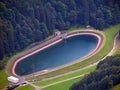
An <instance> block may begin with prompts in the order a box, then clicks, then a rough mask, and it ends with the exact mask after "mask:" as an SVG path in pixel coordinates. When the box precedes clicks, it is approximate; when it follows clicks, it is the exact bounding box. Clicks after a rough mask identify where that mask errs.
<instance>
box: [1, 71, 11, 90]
mask: <svg viewBox="0 0 120 90" xmlns="http://www.w3.org/2000/svg"><path fill="white" fill-rule="evenodd" d="M7 77H8V76H7V74H6V72H5V70H4V69H3V70H0V90H1V89H2V88H4V87H5V86H7V85H9V81H8V80H7Z"/></svg>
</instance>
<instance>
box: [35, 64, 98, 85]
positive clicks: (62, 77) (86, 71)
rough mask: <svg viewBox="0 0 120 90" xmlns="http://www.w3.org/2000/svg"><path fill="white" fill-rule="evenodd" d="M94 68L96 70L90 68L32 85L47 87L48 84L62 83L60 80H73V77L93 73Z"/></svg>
mask: <svg viewBox="0 0 120 90" xmlns="http://www.w3.org/2000/svg"><path fill="white" fill-rule="evenodd" d="M95 68H96V66H92V67H90V68H87V69H84V70H80V71H76V72H74V73H70V74H66V75H64V76H60V77H57V78H54V79H50V80H44V81H40V82H36V83H34V84H36V85H38V86H45V85H49V84H52V83H55V82H59V81H62V80H66V79H69V78H74V77H77V76H80V75H82V74H85V73H89V72H91V71H94V70H95Z"/></svg>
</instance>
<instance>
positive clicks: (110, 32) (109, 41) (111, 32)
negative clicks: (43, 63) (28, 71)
mask: <svg viewBox="0 0 120 90" xmlns="http://www.w3.org/2000/svg"><path fill="white" fill-rule="evenodd" d="M119 29H120V25H116V26H112V27H110V28H108V29H105V30H104V31H101V33H103V34H104V35H105V39H106V40H105V45H104V46H103V48H102V49H101V50H100V51H99V52H98V53H97V54H96V55H93V56H92V57H90V58H88V59H86V60H84V61H82V62H79V63H76V64H73V65H70V66H67V67H63V68H60V69H58V70H55V71H53V72H49V73H46V74H42V75H39V76H38V77H36V78H44V77H51V76H55V75H58V74H61V73H65V72H68V71H71V70H75V69H77V68H83V67H85V66H87V65H90V64H92V63H94V62H96V61H98V60H100V59H101V58H103V57H104V56H105V55H107V54H108V53H109V52H110V50H111V49H112V47H113V42H114V36H115V34H116V33H117V32H118V31H119ZM95 32H98V31H97V30H96V31H95Z"/></svg>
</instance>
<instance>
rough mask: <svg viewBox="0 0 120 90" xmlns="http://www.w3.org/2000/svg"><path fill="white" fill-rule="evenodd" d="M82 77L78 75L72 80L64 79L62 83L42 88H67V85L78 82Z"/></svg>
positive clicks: (47, 89) (63, 89) (52, 89)
mask: <svg viewBox="0 0 120 90" xmlns="http://www.w3.org/2000/svg"><path fill="white" fill-rule="evenodd" d="M82 78H83V77H79V78H76V79H73V80H69V81H65V82H63V83H59V84H55V85H53V86H49V87H47V88H44V89H42V90H69V87H70V86H72V84H74V83H75V82H78V81H79V80H81V79H82Z"/></svg>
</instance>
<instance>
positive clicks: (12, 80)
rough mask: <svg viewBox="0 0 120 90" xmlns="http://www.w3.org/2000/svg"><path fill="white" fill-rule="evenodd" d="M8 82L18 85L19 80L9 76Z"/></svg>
mask: <svg viewBox="0 0 120 90" xmlns="http://www.w3.org/2000/svg"><path fill="white" fill-rule="evenodd" d="M8 81H10V82H12V83H18V82H19V79H18V78H16V77H14V76H9V77H8Z"/></svg>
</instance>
